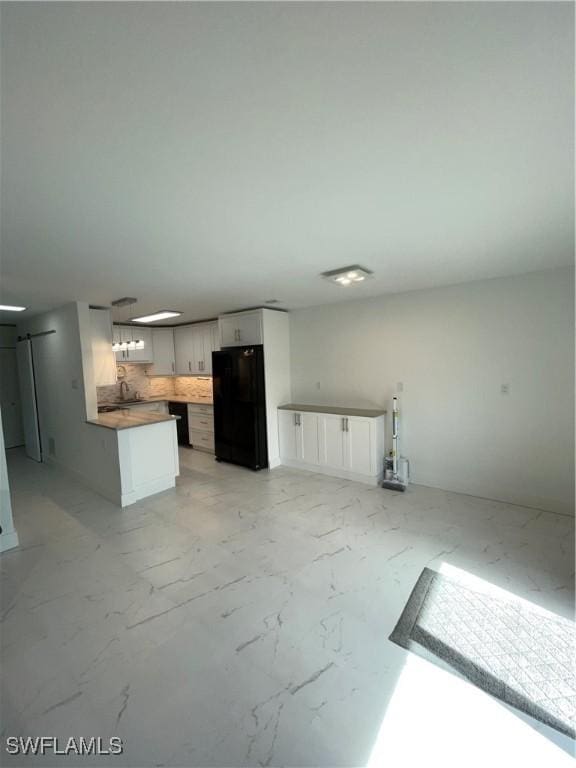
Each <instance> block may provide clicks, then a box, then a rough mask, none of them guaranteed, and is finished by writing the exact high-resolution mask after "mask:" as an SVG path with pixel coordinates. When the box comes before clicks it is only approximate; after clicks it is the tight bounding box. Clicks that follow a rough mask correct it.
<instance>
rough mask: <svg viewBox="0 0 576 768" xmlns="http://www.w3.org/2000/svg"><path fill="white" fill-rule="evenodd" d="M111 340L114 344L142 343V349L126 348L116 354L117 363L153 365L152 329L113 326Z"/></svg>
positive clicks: (133, 326)
mask: <svg viewBox="0 0 576 768" xmlns="http://www.w3.org/2000/svg"><path fill="white" fill-rule="evenodd" d="M113 338H114V341H115V342H120V343H125V344H131V343H132V342H133V341H140V342H143V344H144V346H143V348H142V349H130V348H128V347H126V348H124V349H121V350H118V352H116V360H117V361H118V362H119V363H153V362H154V348H153V344H152V329H151V328H143V327H140V326H135V325H115V326H114V332H113Z"/></svg>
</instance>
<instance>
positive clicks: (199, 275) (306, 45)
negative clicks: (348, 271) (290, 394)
mask: <svg viewBox="0 0 576 768" xmlns="http://www.w3.org/2000/svg"><path fill="white" fill-rule="evenodd" d="M573 14H574V7H573V4H571V3H535V4H530V3H528V4H525V3H519V4H516V3H503V4H500V3H474V4H468V3H446V4H445V3H432V4H421V3H414V4H413V3H366V4H364V3H334V4H332V3H330V4H324V3H314V4H293V3H254V4H251V3H232V4H225V3H215V4H209V3H203V4H194V3H170V4H163V3H159V4H156V3H142V4H141V3H120V4H115V3H79V4H69V3H63V4H50V3H47V4H43V3H32V4H29V3H4V4H3V7H2V38H1V44H2V50H1V52H2V62H1V63H2V118H3V124H2V129H3V130H2V160H3V170H2V188H1V195H2V242H1V246H2V262H1V293H0V300H1V301H2V302H3V303H6V302H13V303H24V304H26V305H28V306H30V308H31V311H39V310H42V309H46V308H48V307H51V306H55V305H58V304H62V303H64V302H66V301H70V300H81V301H89V302H92V303H97V304H108V303H109V302H110V301H111V300H112V299H115V298H118V297H121V296H126V295H128V296H137V297H138V298H139V303H138V305H137V312H138V313H139V314H143V313H147V312H150V311H153V310H156V309H160V308H175V309H181V310H183V311H184V317H183V319H184V320H193V319H200V318H206V317H212V316H215V315H216V314H218V313H219V312H221V311H226V310H233V309H238V308H242V307H247V306H254V305H260V304H262V303H263V302H264V301H266V300H267V299H271V298H275V299H280V300H281V302H282V303H281V304H280V305H279V306H281V307H286V308H295V307H302V306H308V305H313V304H321V303H328V302H334V301H339V300H345V299H348V298H358V297H360V296H371V295H377V294H383V293H386V292H395V291H403V290H410V289H417V288H424V287H428V286H434V285H441V284H449V283H458V282H464V281H467V280H474V279H478V278H484V277H494V276H499V275H508V274H514V273H521V272H528V271H532V270H539V269H545V268H548V267H555V266H560V265H564V264H569V263H571V260H572V258H573V249H574V241H573V223H574V209H573V202H574V186H573V169H574V159H573V118H574V115H573V86H574V75H573V45H574V23H573ZM352 263H359V264H362V265H364V266H366V267H368V268H369V269H372V270H374V272H375V273H376V275H375V279H374V280H371V281H369V282H366V283H364V284H362V285H361V286H358V287H355V288H351V289H342V288H338V287H336V286H333V285H331V284H328V283H326V282H324V281H322V280H320V279H319V277H318V274H319V273H320V272H322V271H323V270H327V269H333V268H335V267H339V266H345V265H347V264H352ZM6 320H7V316H6V315H5V314H4V315H3V316H1V317H0V321H4V322H6Z"/></svg>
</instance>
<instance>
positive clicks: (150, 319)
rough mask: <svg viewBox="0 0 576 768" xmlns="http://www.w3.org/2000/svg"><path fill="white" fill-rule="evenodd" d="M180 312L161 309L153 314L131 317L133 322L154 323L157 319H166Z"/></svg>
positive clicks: (178, 314)
mask: <svg viewBox="0 0 576 768" xmlns="http://www.w3.org/2000/svg"><path fill="white" fill-rule="evenodd" d="M181 314H182V312H175V311H174V310H172V309H162V310H160V312H154V314H153V315H143V316H142V317H133V318H132V322H133V323H155V322H156V321H157V320H168V318H170V317H179V316H180V315H181Z"/></svg>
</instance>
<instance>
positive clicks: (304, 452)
mask: <svg viewBox="0 0 576 768" xmlns="http://www.w3.org/2000/svg"><path fill="white" fill-rule="evenodd" d="M278 423H279V437H280V457H281V458H286V459H291V460H293V461H305V462H308V463H310V464H318V461H319V452H318V448H319V446H318V414H316V413H299V412H296V411H278Z"/></svg>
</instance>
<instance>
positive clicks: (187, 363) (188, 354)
mask: <svg viewBox="0 0 576 768" xmlns="http://www.w3.org/2000/svg"><path fill="white" fill-rule="evenodd" d="M174 352H175V357H176V373H179V374H190V373H192V360H193V359H194V334H193V332H192V326H191V325H180V326H178V327H177V328H174Z"/></svg>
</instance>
